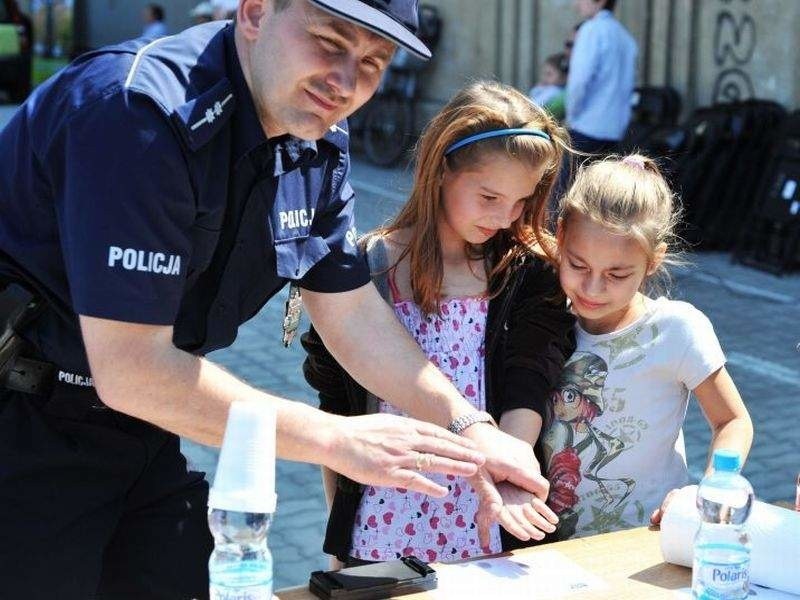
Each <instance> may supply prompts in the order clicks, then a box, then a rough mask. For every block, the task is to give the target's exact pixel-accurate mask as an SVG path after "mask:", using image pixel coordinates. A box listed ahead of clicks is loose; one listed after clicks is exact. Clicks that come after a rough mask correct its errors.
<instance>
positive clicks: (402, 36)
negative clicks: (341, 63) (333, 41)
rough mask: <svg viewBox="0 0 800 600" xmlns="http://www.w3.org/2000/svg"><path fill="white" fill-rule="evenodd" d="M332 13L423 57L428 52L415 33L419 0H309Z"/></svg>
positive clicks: (417, 26)
mask: <svg viewBox="0 0 800 600" xmlns="http://www.w3.org/2000/svg"><path fill="white" fill-rule="evenodd" d="M309 1H310V2H311V3H312V4H314V5H315V6H317V7H319V8H321V9H322V10H324V11H326V12H329V13H331V14H332V15H334V16H337V17H340V18H342V19H346V20H347V21H350V22H351V23H355V24H356V25H359V26H360V27H364V28H366V29H369V30H370V31H373V32H375V33H377V34H378V35H380V36H381V37H385V38H386V39H388V40H389V41H392V42H394V43H395V44H398V45H400V46H402V47H403V48H405V49H406V50H408V51H409V52H411V53H412V54H414V55H416V56H418V57H419V58H422V59H426V60H427V59H429V58H430V57H431V51H430V50H428V48H427V46H425V44H423V43H422V42H421V41H420V40H419V38H418V37H417V36H416V33H417V29H418V28H419V15H418V0H309Z"/></svg>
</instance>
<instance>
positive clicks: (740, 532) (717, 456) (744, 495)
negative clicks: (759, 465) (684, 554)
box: [692, 450, 753, 600]
mask: <svg viewBox="0 0 800 600" xmlns="http://www.w3.org/2000/svg"><path fill="white" fill-rule="evenodd" d="M713 464H714V472H713V473H712V474H711V475H708V476H706V477H704V478H703V480H702V481H701V482H700V486H699V487H698V489H697V509H698V510H699V511H700V520H701V523H700V529H699V530H698V532H697V535H696V536H695V540H694V564H693V567H692V596H693V597H694V598H699V599H700V600H743V599H745V598H747V595H748V593H749V591H750V538H749V537H748V535H747V531H746V530H745V527H744V524H745V521H747V517H748V516H749V515H750V508H751V507H752V504H753V488H752V486H751V485H750V483H749V482H748V481H747V479H745V478H744V477H742V476H741V475H740V474H739V469H740V468H741V459H740V457H739V454H738V453H736V452H733V451H731V450H716V451H715V452H714V459H713Z"/></svg>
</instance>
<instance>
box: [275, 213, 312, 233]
mask: <svg viewBox="0 0 800 600" xmlns="http://www.w3.org/2000/svg"><path fill="white" fill-rule="evenodd" d="M315 212H316V209H314V208H312V209H311V210H310V211H309V210H306V209H305V208H299V209H296V210H282V211H280V213H279V219H280V227H281V229H297V228H298V227H308V226H309V225H311V222H312V221H313V220H314V213H315Z"/></svg>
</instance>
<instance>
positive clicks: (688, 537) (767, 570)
mask: <svg viewBox="0 0 800 600" xmlns="http://www.w3.org/2000/svg"><path fill="white" fill-rule="evenodd" d="M696 496H697V486H696V485H690V486H687V487H685V488H683V489H681V490H680V491H679V492H678V493H677V494H675V496H674V497H673V499H672V501H671V502H670V504H669V506H668V507H667V511H666V513H664V516H663V517H662V519H661V554H662V555H663V556H664V560H665V561H667V562H670V563H674V564H676V565H683V566H685V567H691V566H692V558H693V550H694V536H695V533H697V528H698V527H700V514H699V513H698V511H697V507H696V505H695V497H696ZM746 527H747V532H748V533H749V534H750V540H751V542H752V544H753V549H752V553H751V555H750V581H751V582H753V583H757V584H759V585H763V586H766V587H771V588H773V589H776V590H782V591H784V592H790V593H792V594H800V513H797V512H794V511H791V510H787V509H785V508H780V507H778V506H773V505H771V504H766V503H764V502H759V501H758V500H756V501H755V502H754V503H753V510H752V512H751V513H750V517H749V518H748V519H747V525H746Z"/></svg>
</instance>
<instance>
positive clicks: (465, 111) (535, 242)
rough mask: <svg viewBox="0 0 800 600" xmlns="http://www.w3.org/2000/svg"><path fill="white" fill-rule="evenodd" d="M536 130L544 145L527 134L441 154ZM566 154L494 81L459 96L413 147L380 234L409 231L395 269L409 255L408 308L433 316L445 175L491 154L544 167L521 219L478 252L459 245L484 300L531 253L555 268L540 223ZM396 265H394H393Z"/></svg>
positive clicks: (551, 122)
mask: <svg viewBox="0 0 800 600" xmlns="http://www.w3.org/2000/svg"><path fill="white" fill-rule="evenodd" d="M508 128H524V129H539V130H541V131H543V132H545V133H547V134H548V135H549V136H550V140H546V139H544V138H541V137H536V136H531V135H517V136H504V137H495V138H490V139H486V140H482V141H478V142H475V143H472V144H469V145H467V146H464V147H463V148H461V149H459V150H456V151H455V152H453V153H451V154H449V155H448V156H445V151H446V150H447V148H449V147H450V146H451V145H452V144H453V143H455V142H457V141H459V140H461V139H463V138H465V137H468V136H471V135H474V134H477V133H481V132H484V131H492V130H497V129H508ZM567 148H568V136H567V133H566V131H565V130H564V129H563V128H562V127H561V126H559V125H558V123H557V122H556V120H555V119H554V118H553V117H551V116H550V115H549V114H548V113H547V112H546V111H545V110H544V109H542V108H540V107H538V106H537V105H536V104H534V103H533V102H531V101H530V100H529V99H528V98H527V97H526V96H524V95H523V94H521V93H520V92H518V91H517V90H515V89H514V88H512V87H510V86H507V85H504V84H502V83H498V82H495V81H477V82H475V83H472V84H470V85H468V86H466V87H465V88H463V89H462V90H461V91H459V92H458V93H457V94H456V95H455V96H454V97H453V98H452V99H451V100H450V102H448V104H447V105H446V106H445V107H444V108H443V109H442V110H441V111H440V112H439V114H437V115H436V116H435V117H434V118H433V119H432V120H431V121H430V123H429V124H428V126H427V127H426V128H425V131H424V132H423V133H422V136H421V138H420V140H419V142H418V143H417V146H416V148H415V153H414V154H415V161H416V165H415V169H414V187H413V189H412V191H411V197H410V198H409V200H408V202H407V203H406V204H405V205H404V206H403V208H402V210H401V211H400V213H399V214H398V215H397V216H396V217H395V218H394V220H393V221H392V222H391V223H390V224H389V225H387V226H385V227H383V228H381V229H379V230H378V231H377V232H376V233H377V234H378V235H386V234H389V233H391V232H393V231H397V230H401V229H409V230H410V231H411V236H410V242H409V244H408V246H407V247H406V248H405V249H404V250H403V252H402V253H401V255H400V257H399V258H398V260H397V263H399V262H400V261H402V260H403V259H404V258H405V257H406V256H408V257H409V264H410V272H411V289H412V291H413V294H414V302H415V303H416V304H417V305H418V306H419V307H420V308H421V309H422V310H423V311H424V312H427V313H434V312H438V305H439V300H440V298H441V288H442V278H443V275H444V268H443V264H442V252H441V247H440V244H439V235H438V223H439V219H440V217H441V210H442V192H441V185H442V179H443V176H444V172H445V169H448V170H450V171H451V172H459V171H464V170H469V169H473V168H475V167H477V166H478V165H480V164H481V161H483V160H485V159H486V158H487V157H488V156H490V155H501V156H507V157H509V158H513V159H515V160H519V161H520V162H522V163H523V164H526V165H529V166H530V167H531V168H532V169H533V168H538V167H539V166H540V165H544V166H545V169H544V172H543V175H542V179H541V181H540V182H539V184H538V185H537V186H536V189H535V190H534V192H533V193H532V194H531V195H530V196H529V197H528V198H526V199H525V205H524V208H523V211H522V214H521V215H520V217H519V218H518V219H517V220H516V221H514V223H512V224H511V227H510V228H509V229H507V230H501V231H499V232H498V233H497V234H496V235H495V236H494V237H493V238H492V239H490V240H488V241H487V242H486V243H484V244H481V245H479V246H475V245H471V244H468V243H466V242H465V254H466V256H467V257H468V258H470V259H473V260H478V259H483V260H484V264H485V265H486V275H487V281H488V282H489V290H488V292H489V296H490V297H493V296H496V295H497V294H499V293H500V291H502V289H503V287H504V286H505V284H506V282H507V281H508V277H509V275H510V272H511V267H512V265H514V264H515V263H516V261H517V260H519V259H520V258H521V257H522V256H525V255H529V254H537V255H540V256H542V257H544V258H545V259H546V260H548V261H550V262H553V263H554V262H555V242H554V240H553V238H552V236H551V234H550V233H549V232H548V231H547V228H546V224H545V222H546V221H545V220H546V212H547V203H548V198H549V197H550V193H551V190H552V188H553V184H554V183H555V181H556V179H557V176H558V171H559V168H560V166H561V157H562V154H563V152H564V150H565V149H567ZM397 263H395V264H397Z"/></svg>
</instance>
